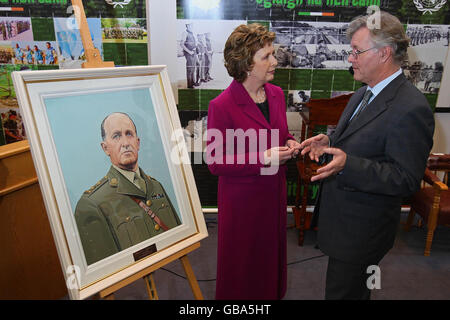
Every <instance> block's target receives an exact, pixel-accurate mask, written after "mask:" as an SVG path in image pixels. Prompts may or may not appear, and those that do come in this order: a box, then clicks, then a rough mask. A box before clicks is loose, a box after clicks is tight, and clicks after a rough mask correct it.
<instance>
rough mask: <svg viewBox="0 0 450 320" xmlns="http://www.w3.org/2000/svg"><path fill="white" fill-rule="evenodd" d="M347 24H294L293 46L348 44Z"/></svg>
mask: <svg viewBox="0 0 450 320" xmlns="http://www.w3.org/2000/svg"><path fill="white" fill-rule="evenodd" d="M347 27H348V23H337V22H294V25H293V28H292V41H293V44H321V43H322V44H350V41H349V40H348V39H347V37H346V35H345V32H346V30H347Z"/></svg>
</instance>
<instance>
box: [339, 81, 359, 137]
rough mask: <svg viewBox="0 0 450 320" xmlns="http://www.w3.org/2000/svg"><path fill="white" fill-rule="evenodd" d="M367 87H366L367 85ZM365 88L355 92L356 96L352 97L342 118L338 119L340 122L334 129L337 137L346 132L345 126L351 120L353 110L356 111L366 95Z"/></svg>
mask: <svg viewBox="0 0 450 320" xmlns="http://www.w3.org/2000/svg"><path fill="white" fill-rule="evenodd" d="M365 88H366V87H365ZM364 92H365V90H362V89H361V90H359V91H357V92H355V94H354V96H352V98H351V100H350V101H351V102H350V103H349V105H348V106H347V107H346V108H345V109H344V112H343V113H342V115H341V118H340V119H339V121H338V124H337V126H336V130H335V131H334V135H335V136H336V137H338V138H339V137H340V135H341V134H342V133H343V132H344V130H345V128H347V123H348V121H349V120H350V117H351V116H352V114H353V112H355V109H356V107H357V106H358V104H359V103H360V102H361V100H362V98H363V96H364Z"/></svg>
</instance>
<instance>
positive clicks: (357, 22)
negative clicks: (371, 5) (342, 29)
mask: <svg viewBox="0 0 450 320" xmlns="http://www.w3.org/2000/svg"><path fill="white" fill-rule="evenodd" d="M375 15H379V22H380V23H379V27H378V26H372V25H370V24H369V26H368V25H367V20H368V19H369V18H371V16H370V15H367V16H358V17H356V18H355V19H353V20H352V22H350V25H349V27H348V29H347V38H348V39H351V38H352V37H353V35H354V34H355V32H356V31H358V30H359V29H361V28H363V27H366V28H368V29H369V31H370V38H371V40H372V42H373V43H374V45H375V47H377V48H381V47H386V46H387V47H391V48H392V52H393V59H394V62H395V63H396V64H398V65H401V64H402V63H403V62H404V61H405V60H406V59H408V53H407V49H408V45H409V38H408V37H407V36H406V32H405V29H404V27H403V25H402V23H401V22H400V20H398V18H397V17H395V16H393V15H391V14H390V13H387V12H385V11H378V12H376V13H375ZM373 18H374V19H378V17H373Z"/></svg>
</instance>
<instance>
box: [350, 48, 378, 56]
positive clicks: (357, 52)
mask: <svg viewBox="0 0 450 320" xmlns="http://www.w3.org/2000/svg"><path fill="white" fill-rule="evenodd" d="M372 49H377V47H372V48H369V49H366V50H363V51H359V50H357V49H353V50H350V51H347V53H348V54H349V55H352V56H353V57H354V58H355V59H358V56H359V55H360V54H363V53H364V52H367V51H369V50H372Z"/></svg>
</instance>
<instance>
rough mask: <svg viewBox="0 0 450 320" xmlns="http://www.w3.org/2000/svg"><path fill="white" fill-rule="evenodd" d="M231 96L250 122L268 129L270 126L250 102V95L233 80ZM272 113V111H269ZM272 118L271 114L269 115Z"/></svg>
mask: <svg viewBox="0 0 450 320" xmlns="http://www.w3.org/2000/svg"><path fill="white" fill-rule="evenodd" d="M230 89H231V94H232V96H233V98H234V101H235V103H236V104H237V105H238V106H240V107H241V108H242V110H243V111H244V113H245V114H247V115H248V116H249V117H250V118H251V119H252V120H254V121H256V122H258V123H259V124H260V125H262V126H263V127H265V128H267V129H270V125H269V123H268V122H267V120H266V118H264V116H263V114H262V112H261V110H259V109H258V106H257V105H256V104H255V102H254V101H253V100H252V98H251V97H250V95H249V94H248V93H247V90H245V88H244V86H243V85H242V84H241V83H239V82H237V81H236V80H233V82H232V83H231V85H230ZM269 108H270V100H269ZM270 111H272V110H270ZM270 116H271V117H272V114H270Z"/></svg>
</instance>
